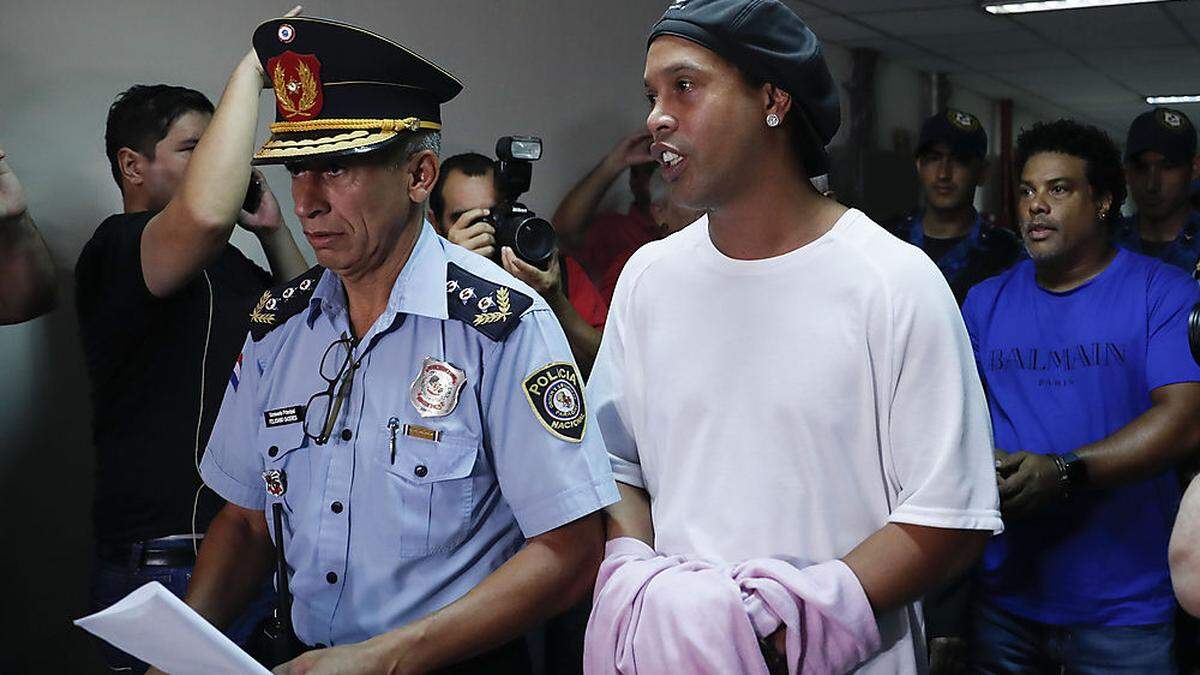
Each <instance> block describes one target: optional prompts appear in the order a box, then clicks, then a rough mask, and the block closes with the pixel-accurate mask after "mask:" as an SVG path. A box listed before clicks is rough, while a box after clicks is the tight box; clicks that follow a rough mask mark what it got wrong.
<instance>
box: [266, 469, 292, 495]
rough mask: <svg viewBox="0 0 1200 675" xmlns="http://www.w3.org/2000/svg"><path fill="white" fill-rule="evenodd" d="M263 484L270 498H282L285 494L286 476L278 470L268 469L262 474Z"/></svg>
mask: <svg viewBox="0 0 1200 675" xmlns="http://www.w3.org/2000/svg"><path fill="white" fill-rule="evenodd" d="M262 477H263V483H264V484H265V485H266V486H267V494H269V495H271V496H272V497H282V496H283V495H284V494H285V493H286V492H287V474H286V473H284V472H283V471H281V470H279V469H268V470H266V471H264V472H263V475H262Z"/></svg>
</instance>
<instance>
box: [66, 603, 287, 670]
mask: <svg viewBox="0 0 1200 675" xmlns="http://www.w3.org/2000/svg"><path fill="white" fill-rule="evenodd" d="M75 625H76V626H79V627H80V628H82V629H84V630H86V631H88V632H89V633H92V634H93V635H96V636H97V637H100V638H102V639H104V640H107V641H108V642H111V643H112V644H113V645H114V646H116V647H118V648H120V649H122V650H124V651H126V652H129V653H130V654H133V655H134V656H136V657H138V658H139V659H141V660H143V661H145V662H146V663H149V664H150V665H152V666H154V667H156V668H158V669H159V670H162V671H164V672H167V673H171V675H211V674H212V673H229V674H230V675H271V672H270V671H269V670H267V669H266V668H263V667H262V666H261V665H259V663H258V662H257V661H255V660H254V659H252V658H250V655H249V654H247V653H246V652H244V651H242V650H241V648H239V647H238V646H237V645H236V644H234V642H233V640H230V639H229V638H227V637H225V635H224V634H222V633H221V631H219V630H217V629H216V628H215V627H214V626H213V625H212V624H210V623H209V622H207V621H205V620H204V618H203V617H201V616H200V615H199V614H197V613H196V612H195V611H194V610H193V609H192V608H191V607H188V606H187V605H185V604H184V603H183V601H182V600H180V599H179V598H177V597H175V596H174V595H173V594H172V593H171V592H170V591H168V590H167V589H166V588H165V587H164V586H163V585H162V584H160V583H158V582H157V581H151V582H150V583H148V584H146V585H145V586H142V587H141V588H139V589H137V590H136V591H134V592H132V593H130V594H129V595H127V596H125V597H124V598H122V599H121V600H120V601H118V602H117V603H116V604H114V605H113V606H111V607H109V608H108V609H105V610H102V611H99V612H96V613H95V614H92V615H91V616H85V617H83V618H82V619H77V620H76V621H75Z"/></svg>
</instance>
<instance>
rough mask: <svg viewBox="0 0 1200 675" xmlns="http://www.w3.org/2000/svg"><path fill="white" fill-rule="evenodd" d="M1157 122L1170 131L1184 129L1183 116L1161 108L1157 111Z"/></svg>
mask: <svg viewBox="0 0 1200 675" xmlns="http://www.w3.org/2000/svg"><path fill="white" fill-rule="evenodd" d="M1158 121H1159V123H1160V124H1162V125H1163V126H1164V127H1166V128H1168V129H1170V130H1171V131H1182V130H1183V128H1184V121H1183V115H1180V114H1179V113H1177V112H1175V111H1174V110H1167V109H1166V108H1163V109H1162V110H1159V111H1158Z"/></svg>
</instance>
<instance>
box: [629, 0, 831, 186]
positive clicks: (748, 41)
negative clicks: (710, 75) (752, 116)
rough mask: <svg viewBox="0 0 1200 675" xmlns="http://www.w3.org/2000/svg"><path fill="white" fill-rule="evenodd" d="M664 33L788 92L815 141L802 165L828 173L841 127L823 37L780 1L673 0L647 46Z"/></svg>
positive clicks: (802, 127)
mask: <svg viewBox="0 0 1200 675" xmlns="http://www.w3.org/2000/svg"><path fill="white" fill-rule="evenodd" d="M663 35H674V36H677V37H681V38H684V39H687V40H691V41H692V42H695V43H696V44H699V45H700V46H702V47H705V48H707V49H710V50H712V51H714V52H716V53H717V54H718V55H719V56H721V57H722V58H724V59H726V60H727V61H730V62H732V63H733V64H734V65H736V66H737V67H738V68H741V69H742V70H743V71H745V72H746V73H747V74H748V75H750V76H751V77H753V78H756V79H759V80H762V81H764V82H770V83H771V84H774V85H775V86H777V87H779V88H780V89H783V90H784V91H786V92H787V93H788V94H790V95H791V97H792V102H793V103H794V104H795V105H796V106H797V108H798V112H799V113H800V115H799V116H798V117H799V119H800V120H801V124H800V131H801V133H806V134H807V135H808V136H809V137H810V139H811V140H812V141H813V142H812V143H810V144H809V145H810V146H812V150H813V156H811V157H805V158H804V165H805V169H806V170H807V172H808V174H809V175H810V176H819V175H821V174H824V173H828V169H829V156H828V154H827V153H826V152H825V146H826V145H829V141H830V140H831V139H832V138H833V136H834V134H836V133H837V130H838V127H839V126H840V125H841V122H842V112H841V104H840V103H839V102H838V91H837V85H836V84H835V83H834V80H833V76H832V75H831V74H830V73H829V66H828V65H827V64H826V63H825V56H824V54H823V53H822V51H821V41H820V40H819V39H817V36H816V34H814V33H813V32H812V30H810V29H809V27H808V26H807V25H806V24H805V23H804V21H803V20H802V19H801V18H800V17H799V16H796V13H795V12H793V11H792V10H791V9H790V8H788V7H787V6H786V5H784V4H783V3H782V2H779V0H675V2H672V3H671V5H670V6H669V7H667V11H666V13H665V14H663V16H662V18H661V19H659V20H658V23H656V24H654V27H653V28H651V29H650V38H649V41H648V42H647V44H649V42H653V41H654V39H655V38H657V37H661V36H663Z"/></svg>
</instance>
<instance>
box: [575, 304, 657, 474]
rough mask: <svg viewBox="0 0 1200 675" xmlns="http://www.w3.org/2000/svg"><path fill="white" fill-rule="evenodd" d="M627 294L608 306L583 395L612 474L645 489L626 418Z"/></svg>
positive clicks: (634, 442)
mask: <svg viewBox="0 0 1200 675" xmlns="http://www.w3.org/2000/svg"><path fill="white" fill-rule="evenodd" d="M627 300H628V294H627V293H618V295H617V296H616V297H615V298H614V304H613V306H612V307H611V308H610V309H609V316H608V323H607V325H606V327H605V330H604V337H603V338H602V339H601V340H600V351H599V352H598V353H597V354H596V362H595V364H594V365H593V366H592V374H591V378H590V379H589V380H588V386H587V397H588V403H589V404H590V405H591V406H592V411H593V412H592V414H593V416H594V417H595V419H596V427H597V429H598V430H599V431H600V435H601V436H602V437H603V439H604V446H605V449H606V450H607V451H608V458H609V461H610V462H611V463H612V470H613V475H614V476H615V477H616V479H617V480H618V481H620V482H622V483H625V484H626V485H632V486H634V487H638V488H643V489H645V487H646V483H645V479H644V478H643V476H642V466H641V462H640V460H639V457H638V448H637V441H636V440H635V437H634V433H633V425H632V422H631V419H630V412H629V400H628V391H627V385H628V383H627V375H626V360H625V324H624V321H623V320H622V318H621V311H622V310H624V309H625V304H626V301H627Z"/></svg>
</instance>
